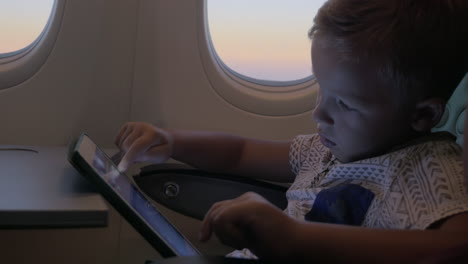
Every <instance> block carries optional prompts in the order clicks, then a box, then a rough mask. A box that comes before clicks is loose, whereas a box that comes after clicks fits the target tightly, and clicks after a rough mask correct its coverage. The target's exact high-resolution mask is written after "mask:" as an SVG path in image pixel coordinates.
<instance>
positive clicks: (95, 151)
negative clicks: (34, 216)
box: [68, 134, 200, 258]
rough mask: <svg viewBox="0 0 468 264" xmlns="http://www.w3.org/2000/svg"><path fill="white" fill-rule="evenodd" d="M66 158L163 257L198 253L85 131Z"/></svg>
mask: <svg viewBox="0 0 468 264" xmlns="http://www.w3.org/2000/svg"><path fill="white" fill-rule="evenodd" d="M68 160H69V161H70V163H71V164H72V165H73V166H74V167H75V168H76V169H77V170H78V171H79V172H80V174H81V175H82V176H84V177H85V178H87V179H88V180H89V181H90V182H91V183H92V184H93V185H94V186H96V188H97V190H98V191H99V192H100V193H101V195H102V196H103V197H104V198H105V199H106V200H107V201H108V202H109V203H110V204H111V205H112V206H113V207H114V208H115V209H116V210H117V211H118V212H119V213H120V214H121V215H122V216H123V217H124V218H125V219H126V220H127V221H128V222H129V223H130V224H131V225H132V226H133V227H134V228H135V229H136V230H137V231H138V232H139V233H140V234H141V235H142V236H143V237H144V238H145V239H146V240H147V241H148V242H149V243H150V244H151V245H152V246H153V248H154V249H156V251H158V252H159V253H160V254H161V256H162V257H165V258H166V257H173V256H199V255H200V253H199V252H198V250H197V249H196V248H195V247H194V246H193V245H192V244H191V243H190V242H189V241H188V240H187V239H186V238H185V237H184V236H183V235H182V234H181V233H180V232H179V231H178V230H177V229H176V228H175V227H174V226H173V225H172V224H171V223H170V222H169V221H168V220H167V219H166V218H165V217H164V216H163V215H162V214H161V213H160V212H159V211H158V209H157V208H156V207H155V206H154V205H153V203H152V202H151V201H150V200H148V199H147V198H146V196H145V195H143V193H142V192H141V191H140V190H139V189H138V187H137V186H136V185H135V184H134V183H133V182H132V181H131V180H130V179H129V178H128V177H127V176H126V175H125V174H123V173H121V172H119V170H118V169H117V166H116V164H114V163H113V162H112V161H111V159H110V158H109V157H108V156H107V155H106V154H105V153H104V152H103V151H102V150H101V149H100V148H99V147H98V146H97V145H96V144H95V143H94V142H93V141H92V140H91V139H90V138H89V137H88V136H87V135H86V134H81V136H80V137H79V138H78V140H77V141H76V142H74V143H73V144H71V145H70V149H69V154H68Z"/></svg>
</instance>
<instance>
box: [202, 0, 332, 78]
mask: <svg viewBox="0 0 468 264" xmlns="http://www.w3.org/2000/svg"><path fill="white" fill-rule="evenodd" d="M324 2H325V1H324V0H289V1H286V0H235V1H233V0H208V22H209V27H210V33H211V38H212V41H213V44H214V46H215V49H216V52H217V53H218V55H219V56H220V57H221V58H222V60H223V61H224V62H225V63H226V64H227V65H228V66H229V67H231V68H232V69H233V70H235V71H237V72H239V73H241V74H244V75H247V76H250V77H254V78H257V79H264V80H275V81H290V80H297V79H301V78H304V77H307V76H310V75H311V63H310V44H311V43H310V40H309V38H308V36H307V33H308V31H309V29H310V27H311V26H312V22H313V18H314V16H315V14H316V12H317V10H318V8H319V7H320V6H321V5H322V4H323V3H324Z"/></svg>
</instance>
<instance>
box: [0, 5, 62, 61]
mask: <svg viewBox="0 0 468 264" xmlns="http://www.w3.org/2000/svg"><path fill="white" fill-rule="evenodd" d="M54 1H55V0H14V1H8V0H4V1H0V36H1V40H2V41H0V57H7V56H10V55H14V54H17V53H19V52H21V51H22V50H24V49H26V48H28V47H29V46H30V45H32V44H33V43H35V41H36V40H37V39H38V38H39V37H40V36H41V33H42V32H43V31H44V29H45V27H46V25H47V23H48V21H49V18H50V16H51V12H52V8H53V6H54Z"/></svg>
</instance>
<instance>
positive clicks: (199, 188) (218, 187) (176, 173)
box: [134, 74, 468, 219]
mask: <svg viewBox="0 0 468 264" xmlns="http://www.w3.org/2000/svg"><path fill="white" fill-rule="evenodd" d="M467 99H468V74H467V75H466V76H465V78H464V79H463V80H462V81H461V82H460V84H459V86H458V87H457V89H456V90H455V91H454V93H453V95H452V97H451V98H450V100H449V101H448V103H447V105H446V110H445V112H444V115H443V117H442V119H441V121H440V122H439V124H438V125H437V126H436V127H435V128H434V129H433V132H437V131H448V132H450V133H452V134H453V135H455V136H456V137H457V143H458V144H459V145H460V146H462V145H463V132H464V120H465V107H466V105H467ZM134 180H135V182H136V183H137V184H138V185H139V187H140V188H141V189H142V190H143V191H144V192H145V193H146V194H147V195H148V196H149V197H151V198H152V199H153V200H154V201H156V202H158V203H160V204H162V205H164V206H166V207H168V208H170V209H172V210H174V211H176V212H179V213H181V214H183V215H186V216H190V217H194V218H196V219H203V216H204V215H205V213H206V212H207V211H208V209H209V208H210V207H211V205H212V204H213V203H215V202H217V201H221V200H226V199H232V198H235V197H237V196H239V195H241V194H243V193H245V192H248V191H253V192H257V193H259V194H261V195H263V196H264V197H265V198H267V199H268V200H269V201H270V202H272V203H273V204H275V205H276V206H278V207H279V208H281V209H284V208H286V206H287V200H286V197H285V192H286V190H287V187H285V186H282V185H279V184H273V183H268V182H264V181H258V180H252V179H245V178H241V177H236V176H232V175H222V174H217V173H212V172H204V171H201V170H197V169H194V168H191V167H189V166H188V165H184V164H159V165H149V166H147V167H144V168H143V169H142V172H141V173H140V174H139V175H136V176H134Z"/></svg>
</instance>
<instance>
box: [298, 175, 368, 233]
mask: <svg viewBox="0 0 468 264" xmlns="http://www.w3.org/2000/svg"><path fill="white" fill-rule="evenodd" d="M373 199H374V193H373V192H371V191H370V190H368V189H366V188H364V187H362V186H360V185H357V184H344V185H339V186H335V187H331V188H328V189H324V190H322V191H320V192H319V194H318V195H317V197H316V199H315V201H314V205H313V206H312V209H311V210H310V212H309V213H307V214H306V215H305V219H306V220H307V221H314V222H322V223H333V224H344V225H356V226H359V225H361V224H362V222H363V221H364V218H365V216H366V213H367V210H368V209H369V206H370V205H371V203H372V200H373Z"/></svg>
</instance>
